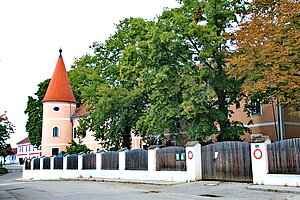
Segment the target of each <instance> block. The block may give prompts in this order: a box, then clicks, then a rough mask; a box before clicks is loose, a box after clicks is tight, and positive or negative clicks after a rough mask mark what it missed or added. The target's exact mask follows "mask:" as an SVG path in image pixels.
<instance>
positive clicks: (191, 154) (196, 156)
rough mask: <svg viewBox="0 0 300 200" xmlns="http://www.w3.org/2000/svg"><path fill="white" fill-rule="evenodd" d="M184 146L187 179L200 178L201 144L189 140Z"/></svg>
mask: <svg viewBox="0 0 300 200" xmlns="http://www.w3.org/2000/svg"><path fill="white" fill-rule="evenodd" d="M185 147H186V148H185V152H186V171H187V173H188V180H201V179H202V166H201V145H200V144H199V143H198V142H197V141H191V142H188V143H186V145H185Z"/></svg>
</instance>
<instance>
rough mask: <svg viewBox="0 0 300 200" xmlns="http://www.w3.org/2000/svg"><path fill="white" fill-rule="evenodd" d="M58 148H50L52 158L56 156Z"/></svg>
mask: <svg viewBox="0 0 300 200" xmlns="http://www.w3.org/2000/svg"><path fill="white" fill-rule="evenodd" d="M58 152H59V148H52V156H57V154H58Z"/></svg>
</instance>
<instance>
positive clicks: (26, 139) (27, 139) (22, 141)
mask: <svg viewBox="0 0 300 200" xmlns="http://www.w3.org/2000/svg"><path fill="white" fill-rule="evenodd" d="M24 143H30V140H29V137H27V138H25V139H23V140H21V141H20V142H18V143H17V145H18V144H24Z"/></svg>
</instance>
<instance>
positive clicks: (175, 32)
mask: <svg viewBox="0 0 300 200" xmlns="http://www.w3.org/2000/svg"><path fill="white" fill-rule="evenodd" d="M181 3H182V6H181V7H179V8H174V9H171V10H166V11H164V12H163V13H162V15H161V16H159V17H158V19H157V22H156V23H155V26H153V27H152V29H151V31H150V32H148V34H149V35H148V37H146V40H144V41H140V42H139V43H137V44H135V45H131V46H128V47H127V48H126V49H125V50H124V52H123V55H122V57H121V61H122V63H121V65H122V68H121V72H122V73H123V74H124V78H125V79H129V80H132V79H136V78H137V77H138V80H139V86H141V87H143V88H144V90H146V91H148V92H149V93H150V94H149V98H150V101H151V102H150V104H149V109H148V110H145V112H144V115H143V116H142V117H141V118H140V120H139V121H138V122H137V124H138V128H139V129H140V131H141V133H142V135H147V134H154V133H163V132H164V131H165V129H166V128H167V129H168V130H169V131H171V132H179V131H181V130H184V129H187V130H188V133H189V135H190V136H191V137H192V138H194V139H198V140H204V139H205V138H206V137H207V136H209V135H211V134H217V135H218V140H238V139H239V136H240V135H243V134H244V131H245V130H247V129H246V128H244V127H243V125H242V124H241V123H240V122H236V121H230V115H231V111H230V110H229V107H230V106H231V105H233V104H237V106H239V101H240V97H241V95H240V85H241V82H242V80H239V81H238V80H235V79H234V78H229V76H228V75H227V73H226V69H225V68H226V62H225V58H226V56H227V53H228V51H229V49H230V46H229V45H230V44H229V42H230V40H229V39H227V36H228V34H229V31H228V30H230V29H231V28H234V24H235V23H237V22H238V19H239V18H241V17H243V16H242V15H243V13H245V12H246V7H245V4H244V2H243V1H239V0H234V1H227V0H208V1H198V0H184V1H181ZM184 125H187V126H188V127H185V128H183V126H184Z"/></svg>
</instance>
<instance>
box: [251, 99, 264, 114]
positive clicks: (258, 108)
mask: <svg viewBox="0 0 300 200" xmlns="http://www.w3.org/2000/svg"><path fill="white" fill-rule="evenodd" d="M250 106H251V107H250V112H251V116H260V115H262V104H261V102H260V101H259V100H256V101H251V102H250Z"/></svg>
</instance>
